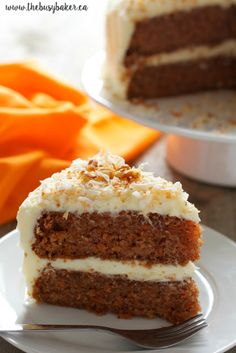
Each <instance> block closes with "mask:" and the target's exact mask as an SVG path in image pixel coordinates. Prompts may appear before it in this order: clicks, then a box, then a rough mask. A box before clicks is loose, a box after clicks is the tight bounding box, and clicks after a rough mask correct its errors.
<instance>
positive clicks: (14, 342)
mask: <svg viewBox="0 0 236 353" xmlns="http://www.w3.org/2000/svg"><path fill="white" fill-rule="evenodd" d="M201 226H202V227H203V232H206V231H210V232H213V233H215V234H216V235H217V236H218V237H220V238H221V240H222V241H224V242H227V243H228V244H229V245H230V246H231V247H233V248H235V250H236V242H235V241H234V240H232V239H231V238H229V237H227V236H226V235H224V234H222V233H220V232H218V231H216V230H214V229H212V228H210V227H208V226H205V225H201ZM18 236H19V231H18V229H17V228H15V229H14V230H12V231H10V232H8V233H7V234H5V235H3V236H2V237H1V238H0V247H1V245H2V243H3V242H6V241H8V239H9V238H13V237H15V238H16V239H17V237H18ZM235 262H236V259H235ZM0 337H2V338H3V339H4V340H6V341H7V342H8V343H10V344H12V345H13V346H14V347H16V348H18V349H21V350H22V351H23V352H26V353H38V352H39V351H38V350H32V348H31V347H30V351H29V350H28V349H29V348H28V347H27V346H25V345H24V344H22V343H21V342H19V341H17V340H15V339H13V338H12V337H9V336H8V335H7V334H3V335H1V336H0ZM16 337H17V336H16ZM235 346H236V335H235V339H234V341H232V342H231V343H229V344H228V345H227V346H224V347H222V348H219V349H218V350H214V351H212V353H224V352H226V351H228V350H230V349H231V348H233V347H235ZM118 349H119V348H118ZM199 349H200V348H199ZM78 352H80V353H82V351H80V350H79V348H78ZM135 352H136V353H143V352H144V351H143V350H141V351H140V350H136V351H135ZM151 352H153V353H155V352H159V350H152V351H151ZM194 352H195V351H194ZM196 352H197V351H196ZM199 352H200V351H199ZM116 353H124V351H122V352H120V351H116ZM127 353H128V351H127ZM173 353H174V351H173Z"/></svg>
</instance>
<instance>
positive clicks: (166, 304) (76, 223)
mask: <svg viewBox="0 0 236 353" xmlns="http://www.w3.org/2000/svg"><path fill="white" fill-rule="evenodd" d="M187 199H188V195H187V194H186V193H185V192H184V191H183V189H182V186H181V184H180V183H179V182H177V183H175V184H173V183H171V182H167V181H166V180H164V179H162V178H159V177H155V176H154V175H153V174H152V173H149V172H144V171H143V168H142V166H141V167H139V168H134V167H130V166H129V165H127V164H126V163H125V161H124V160H123V158H120V157H118V156H114V155H112V154H109V153H100V154H98V155H96V156H94V157H93V158H91V159H89V160H88V161H84V160H81V159H78V160H76V161H74V162H73V163H72V165H71V166H70V167H69V168H68V169H65V170H63V171H62V172H60V173H56V174H54V175H52V177H51V178H48V179H46V180H44V181H43V182H42V183H41V185H40V186H39V187H38V188H37V189H36V190H35V191H33V192H32V193H30V194H29V196H28V198H27V199H26V200H25V201H24V202H23V204H22V205H21V207H20V209H19V212H18V217H17V218H18V229H19V231H20V237H21V246H22V248H23V250H24V253H25V258H24V274H25V278H26V282H27V286H28V293H29V295H30V296H31V297H33V298H34V299H36V301H37V302H38V303H42V302H45V303H50V304H56V305H63V306H71V307H76V308H83V309H86V310H89V311H93V312H95V313H98V314H104V313H106V312H113V313H115V314H117V315H118V316H119V317H132V316H144V317H148V318H154V317H156V316H160V317H163V318H165V319H167V320H169V321H170V322H172V323H179V322H182V321H184V320H186V319H188V318H190V317H192V316H194V315H196V314H197V313H198V312H199V310H200V306H199V301H198V289H197V287H196V284H195V282H194V280H193V274H194V271H195V266H194V264H193V262H194V261H195V260H198V259H199V253H200V246H201V243H202V241H201V228H200V226H199V216H198V213H199V212H198V210H197V209H196V208H195V207H194V205H192V204H191V203H189V202H188V201H187Z"/></svg>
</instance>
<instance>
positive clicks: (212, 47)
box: [103, 0, 236, 100]
mask: <svg viewBox="0 0 236 353" xmlns="http://www.w3.org/2000/svg"><path fill="white" fill-rule="evenodd" d="M213 6H216V7H219V8H222V9H224V10H225V9H227V8H230V7H231V6H234V8H236V1H235V0H212V1H210V0H189V1H180V0H167V1H160V0H145V1H144V0H119V1H114V3H113V4H111V5H110V6H109V10H108V13H107V20H106V60H105V66H104V72H103V76H104V82H105V86H106V88H107V89H108V90H109V91H110V93H111V94H112V95H114V96H115V97H116V98H119V99H131V100H132V99H134V100H135V99H136V98H137V99H139V98H140V99H142V98H144V99H145V98H155V97H156V98H158V97H165V96H175V95H178V92H177V91H173V92H171V91H170V93H169V94H168V91H165V90H164V91H163V92H162V90H161V89H160V92H157V93H156V94H155V92H154V93H153V92H151V93H150V95H151V96H150V97H148V96H147V97H145V96H144V97H142V96H141V94H140V92H139V91H138V90H137V89H136V90H133V89H132V87H133V86H134V84H135V85H137V84H138V85H139V84H140V85H141V83H140V80H138V79H137V78H136V80H135V81H134V83H133V85H132V87H131V89H130V83H132V77H135V76H136V72H137V71H138V69H139V68H141V70H140V74H141V73H142V72H143V73H145V71H144V70H143V69H144V68H145V67H147V68H149V67H152V68H156V69H158V68H159V67H160V70H161V69H162V66H163V65H164V66H165V67H166V66H169V65H177V64H178V65H181V64H182V65H183V64H185V63H188V62H190V63H192V64H194V65H195V66H196V67H198V66H201V68H202V69H203V66H205V67H206V65H207V64H208V63H207V62H206V60H208V59H214V58H222V67H218V70H221V71H222V70H223V69H224V67H225V66H227V65H228V66H229V65H231V66H233V65H234V64H233V62H236V29H234V30H233V29H232V31H234V36H233V37H232V38H227V39H226V40H224V41H219V43H214V42H209V43H204V44H201V43H199V44H198V45H194V43H189V45H188V46H187V47H186V46H184V47H180V48H178V49H176V50H173V51H168V52H166V51H165V50H163V51H161V52H158V53H157V54H156V53H152V54H150V55H139V53H138V52H137V53H135V52H134V60H133V59H132V55H131V56H130V55H128V56H127V54H128V51H129V48H130V44H131V42H132V38H133V35H134V33H135V30H136V24H138V23H142V21H145V20H152V19H154V18H162V17H165V16H168V15H170V16H171V15H173V14H178V13H186V14H187V16H188V14H189V13H190V12H191V11H194V10H196V9H204V8H205V7H208V8H211V7H213ZM234 12H235V11H234ZM170 19H171V17H170ZM225 25H226V24H225ZM161 35H162V34H160V36H161ZM146 42H147V40H146ZM129 57H130V58H129ZM225 58H227V59H229V58H231V62H229V60H228V61H227V60H225V61H224V59H225ZM204 60H205V61H204ZM209 65H210V63H209ZM235 65H236V64H235ZM215 69H216V70H217V67H215ZM175 70H176V68H175ZM203 71H204V70H203ZM232 72H234V71H233V69H232V70H231V71H229V70H228V71H227V72H226V73H225V75H228V76H227V84H228V86H229V87H228V88H230V87H231V88H232V87H235V86H236V83H235V82H234V84H233V82H232V79H231V81H230V75H231V76H232ZM157 74H158V73H157ZM199 74H201V70H200V72H198V73H197V75H198V76H199ZM156 76H157V78H155V80H157V79H160V81H161V80H163V79H164V80H167V76H165V77H164V78H162V76H158V75H156ZM211 76H212V77H213V73H212V74H211ZM150 77H153V73H151V74H150ZM181 77H183V76H182V73H181ZM203 77H205V75H203ZM212 77H211V82H205V83H204V84H205V85H206V86H207V84H208V85H209V89H211V85H212V83H213V81H214V80H218V81H219V82H220V81H221V80H222V77H216V78H214V77H213V78H212ZM209 80H210V79H208V81H209ZM149 81H150V78H149ZM219 82H218V83H216V86H217V87H218V86H219V88H220V84H219ZM169 83H170V84H172V85H173V82H172V80H171V78H170V80H169ZM148 85H149V86H150V82H149V83H148ZM162 85H165V82H164V83H162ZM176 85H177V86H178V83H177V84H176ZM206 88H207V87H206ZM222 88H224V85H223V84H222ZM226 88H227V87H226ZM183 89H188V86H187V87H186V88H185V87H184V88H183ZM200 90H201V87H199V89H198V88H196V92H198V91H200ZM144 91H147V89H146V86H145V87H144ZM194 92H195V91H194V90H193V93H194ZM183 93H192V92H191V91H190V92H185V91H184V92H180V93H179V94H183Z"/></svg>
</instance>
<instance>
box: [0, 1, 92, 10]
mask: <svg viewBox="0 0 236 353" xmlns="http://www.w3.org/2000/svg"><path fill="white" fill-rule="evenodd" d="M5 9H6V10H7V11H47V12H52V13H55V12H59V11H88V6H87V5H75V4H67V3H64V4H58V3H57V2H55V3H54V4H53V5H43V4H42V3H41V1H39V2H38V4H35V3H32V2H27V3H26V5H6V6H5Z"/></svg>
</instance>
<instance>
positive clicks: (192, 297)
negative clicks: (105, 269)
mask: <svg viewBox="0 0 236 353" xmlns="http://www.w3.org/2000/svg"><path fill="white" fill-rule="evenodd" d="M33 295H34V297H35V298H36V299H37V301H38V302H45V303H49V304H54V305H62V306H70V307H75V308H80V309H86V310H88V311H92V312H95V313H97V314H100V315H101V314H105V313H107V312H112V313H114V314H116V315H118V316H119V317H120V318H126V319H127V318H131V317H133V316H143V317H147V318H150V319H151V318H155V317H156V316H160V317H162V318H164V319H166V320H168V321H170V322H172V323H174V324H177V323H180V322H182V321H185V320H187V319H189V318H191V317H193V316H195V315H196V314H197V313H198V312H199V311H200V306H199V302H198V289H197V287H196V284H195V282H194V281H193V280H192V279H188V280H184V281H178V282H165V283H160V282H150V281H138V282H137V281H134V280H129V279H127V278H126V276H104V275H101V274H99V273H96V272H95V273H86V272H73V271H65V270H55V269H53V268H50V267H48V268H46V269H45V270H44V271H43V272H42V273H41V275H40V276H39V278H38V279H37V280H36V282H35V284H34V291H33Z"/></svg>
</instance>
